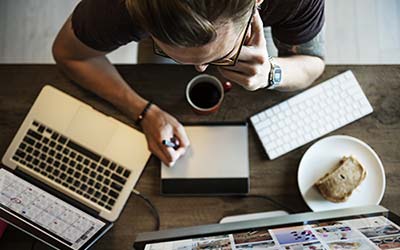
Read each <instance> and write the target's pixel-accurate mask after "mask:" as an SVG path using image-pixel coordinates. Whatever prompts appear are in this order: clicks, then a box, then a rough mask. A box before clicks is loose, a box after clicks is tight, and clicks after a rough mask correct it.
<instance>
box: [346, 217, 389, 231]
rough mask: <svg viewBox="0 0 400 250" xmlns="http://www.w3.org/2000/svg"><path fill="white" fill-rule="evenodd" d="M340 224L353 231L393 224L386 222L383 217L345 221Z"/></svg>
mask: <svg viewBox="0 0 400 250" xmlns="http://www.w3.org/2000/svg"><path fill="white" fill-rule="evenodd" d="M342 222H344V223H345V224H347V225H349V226H351V227H352V228H355V229H359V228H367V227H381V226H387V225H392V224H393V223H392V222H391V221H390V220H388V219H387V218H386V217H384V216H376V217H370V218H359V219H352V220H345V221H342Z"/></svg>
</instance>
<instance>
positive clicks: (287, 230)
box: [135, 212, 400, 250]
mask: <svg viewBox="0 0 400 250" xmlns="http://www.w3.org/2000/svg"><path fill="white" fill-rule="evenodd" d="M399 223H400V220H399V217H398V216H396V215H394V214H392V213H386V212H385V213H371V214H363V215H354V216H347V217H337V218H330V219H321V220H318V221H316V220H315V221H301V222H296V223H288V224H281V225H274V226H265V227H256V228H247V229H245V230H235V231H229V230H227V231H226V232H222V233H221V232H220V233H218V234H212V233H210V234H208V235H206V234H202V235H198V236H197V237H192V238H191V237H188V238H180V239H175V240H167V241H158V242H157V239H155V238H156V237H153V240H150V241H147V242H137V244H135V249H145V250H158V249H163V250H186V249H223V250H231V249H236V250H247V249H267V250H282V249H283V250H303V249H304V250H325V249H326V250H328V249H329V250H374V249H385V250H387V249H400V227H399ZM221 227H224V225H221ZM226 227H227V228H229V225H228V224H227V225H226ZM219 229H221V228H219ZM219 229H218V230H219ZM189 231H190V230H189ZM211 231H212V230H211ZM172 234H174V233H172ZM163 235H164V236H167V235H169V236H171V234H169V233H168V232H167V231H165V233H164V234H163ZM153 236H154V235H153ZM160 236H161V235H160ZM169 236H167V238H168V237H169ZM161 238H162V237H161ZM141 243H144V244H141Z"/></svg>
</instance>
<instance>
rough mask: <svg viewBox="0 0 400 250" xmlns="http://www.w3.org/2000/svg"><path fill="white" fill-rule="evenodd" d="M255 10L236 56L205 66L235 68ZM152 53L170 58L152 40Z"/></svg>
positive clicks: (253, 11)
mask: <svg viewBox="0 0 400 250" xmlns="http://www.w3.org/2000/svg"><path fill="white" fill-rule="evenodd" d="M255 9H256V8H255V6H253V10H252V13H251V15H250V18H249V21H248V22H247V25H246V29H245V30H244V34H243V37H242V40H241V42H240V47H239V49H238V51H237V52H236V54H235V55H234V56H232V57H229V58H221V59H218V60H215V61H212V62H209V63H207V64H210V65H216V66H235V64H236V62H237V60H238V58H239V54H240V51H241V50H242V47H243V44H244V41H245V40H246V35H247V31H248V29H249V27H250V24H251V20H252V18H253V15H254V13H255ZM153 52H154V54H156V55H159V56H162V57H166V58H171V57H170V56H168V55H167V54H165V53H164V51H162V49H161V48H160V47H158V45H157V44H156V43H155V42H154V40H153ZM171 59H173V58H171Z"/></svg>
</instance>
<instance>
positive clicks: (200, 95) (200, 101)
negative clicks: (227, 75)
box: [186, 74, 232, 115]
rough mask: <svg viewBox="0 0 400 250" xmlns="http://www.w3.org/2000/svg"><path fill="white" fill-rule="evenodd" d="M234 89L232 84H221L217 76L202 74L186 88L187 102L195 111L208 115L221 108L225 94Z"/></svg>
mask: <svg viewBox="0 0 400 250" xmlns="http://www.w3.org/2000/svg"><path fill="white" fill-rule="evenodd" d="M231 88H232V85H231V83H229V82H226V83H224V84H223V83H221V81H220V80H218V78H216V77H215V76H211V75H207V74H201V75H198V76H196V77H194V78H193V79H192V80H190V82H189V83H188V84H187V86H186V100H187V101H188V103H189V105H190V106H191V107H192V109H193V111H194V112H196V113H198V114H202V115H207V114H211V113H214V112H216V111H217V110H218V108H219V107H220V106H221V103H222V100H223V99H224V96H225V92H228V91H229V90H230V89H231Z"/></svg>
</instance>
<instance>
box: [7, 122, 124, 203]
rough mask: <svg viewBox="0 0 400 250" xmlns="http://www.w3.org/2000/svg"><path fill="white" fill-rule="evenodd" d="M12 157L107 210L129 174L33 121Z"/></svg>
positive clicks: (120, 167)
mask: <svg viewBox="0 0 400 250" xmlns="http://www.w3.org/2000/svg"><path fill="white" fill-rule="evenodd" d="M12 159H13V160H15V161H16V162H18V163H20V164H21V165H23V166H25V167H27V168H29V169H31V170H33V171H35V172H36V173H38V174H40V175H42V176H43V177H45V178H46V179H48V180H49V181H50V182H55V183H57V184H59V185H62V186H64V187H65V188H67V189H70V190H71V191H73V192H75V193H77V194H78V195H80V196H81V197H84V198H86V199H87V200H90V201H91V202H94V203H96V204H98V205H100V206H101V207H104V208H106V209H108V210H111V209H112V207H113V206H114V204H115V201H116V199H117V198H118V196H119V194H120V192H121V191H122V188H123V185H124V184H125V183H126V180H127V179H128V178H129V175H130V173H131V172H130V170H128V169H126V168H124V167H123V166H121V165H118V164H117V163H115V162H113V161H111V160H109V159H106V158H104V157H102V156H100V155H98V154H97V153H95V152H93V151H91V150H89V149H87V148H85V147H82V146H80V145H79V144H77V143H76V142H74V141H73V140H70V139H69V138H67V137H65V136H63V135H62V134H60V133H58V132H56V131H54V130H53V129H51V128H49V127H47V126H45V125H44V124H41V123H39V122H37V121H34V122H33V123H32V124H31V127H30V128H29V130H28V132H27V134H26V135H25V137H24V138H23V140H22V142H21V143H20V145H19V147H18V149H17V150H16V152H15V154H14V155H13V157H12Z"/></svg>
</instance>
